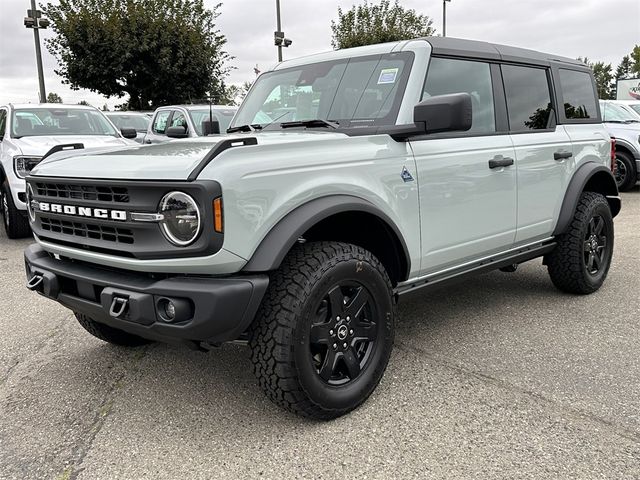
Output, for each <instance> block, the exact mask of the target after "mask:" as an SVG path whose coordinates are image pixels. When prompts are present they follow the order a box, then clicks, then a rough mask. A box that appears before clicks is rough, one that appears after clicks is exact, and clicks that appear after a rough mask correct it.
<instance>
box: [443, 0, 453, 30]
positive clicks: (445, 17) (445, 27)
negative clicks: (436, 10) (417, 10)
mask: <svg viewBox="0 0 640 480" xmlns="http://www.w3.org/2000/svg"><path fill="white" fill-rule="evenodd" d="M450 1H451V0H442V36H443V37H446V36H447V2H450Z"/></svg>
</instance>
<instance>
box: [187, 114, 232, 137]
mask: <svg viewBox="0 0 640 480" xmlns="http://www.w3.org/2000/svg"><path fill="white" fill-rule="evenodd" d="M212 112H213V119H214V120H218V123H219V124H220V131H221V132H224V131H226V130H227V128H229V124H230V123H231V120H232V119H233V116H234V115H235V114H236V111H235V109H232V108H230V109H229V110H220V109H214V110H212ZM189 116H190V117H191V121H192V122H193V125H194V126H195V129H196V132H197V133H198V136H200V135H202V122H204V121H205V120H209V109H208V108H207V109H206V110H189Z"/></svg>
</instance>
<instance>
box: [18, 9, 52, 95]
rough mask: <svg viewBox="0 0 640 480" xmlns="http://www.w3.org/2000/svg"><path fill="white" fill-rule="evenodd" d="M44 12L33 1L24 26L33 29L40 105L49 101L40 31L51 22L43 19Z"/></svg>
mask: <svg viewBox="0 0 640 480" xmlns="http://www.w3.org/2000/svg"><path fill="white" fill-rule="evenodd" d="M41 17H42V12H41V11H40V10H38V9H36V0H31V10H27V16H26V17H25V19H24V26H25V27H27V28H32V29H33V38H34V40H35V42H36V63H37V65H38V83H39V84H40V103H44V102H46V101H47V94H46V92H45V90H44V72H43V70H42V52H41V51H40V32H39V31H38V30H40V29H41V28H42V29H44V28H47V27H48V26H49V23H50V22H49V20H47V19H46V18H41Z"/></svg>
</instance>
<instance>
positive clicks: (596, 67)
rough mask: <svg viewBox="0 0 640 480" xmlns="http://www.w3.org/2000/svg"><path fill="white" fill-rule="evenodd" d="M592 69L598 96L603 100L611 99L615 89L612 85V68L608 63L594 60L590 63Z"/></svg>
mask: <svg viewBox="0 0 640 480" xmlns="http://www.w3.org/2000/svg"><path fill="white" fill-rule="evenodd" d="M590 67H591V69H592V70H593V76H594V77H595V79H596V88H597V89H598V98H601V99H603V100H608V99H612V98H614V97H613V92H614V90H615V88H614V85H613V80H614V78H613V68H612V67H611V64H610V63H607V64H605V63H604V62H596V63H592V64H591V65H590Z"/></svg>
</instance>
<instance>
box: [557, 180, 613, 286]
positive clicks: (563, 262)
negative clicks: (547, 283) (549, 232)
mask: <svg viewBox="0 0 640 480" xmlns="http://www.w3.org/2000/svg"><path fill="white" fill-rule="evenodd" d="M596 218H601V219H602V221H603V232H604V235H606V237H605V238H606V242H605V243H606V246H605V249H604V252H603V253H602V258H603V260H602V262H601V267H600V268H599V269H598V270H597V272H595V273H591V272H589V271H588V266H587V260H586V259H585V255H588V253H585V252H587V247H588V242H589V232H590V228H591V226H590V225H591V224H590V222H591V221H592V219H594V221H595V219H596ZM557 243H558V245H557V247H556V248H555V249H554V250H553V251H552V252H551V253H549V254H548V255H547V257H546V264H547V270H548V271H549V276H550V277H551V281H552V282H553V284H554V285H555V286H556V287H557V288H558V289H559V290H562V291H563V292H567V293H576V294H588V293H593V292H595V291H596V290H598V289H599V288H600V287H601V286H602V284H603V283H604V280H605V278H606V277H607V273H608V271H609V267H610V266H611V258H612V255H613V219H612V216H611V209H610V208H609V203H608V202H607V200H606V199H605V197H604V196H602V195H601V194H599V193H594V192H583V193H582V195H581V196H580V201H579V202H578V205H577V207H576V211H575V213H574V215H573V219H572V221H571V223H570V225H569V227H568V228H567V231H566V232H565V233H563V234H561V235H559V236H558V238H557Z"/></svg>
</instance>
